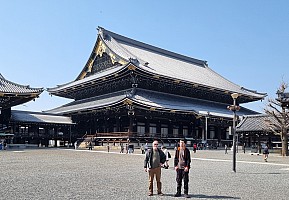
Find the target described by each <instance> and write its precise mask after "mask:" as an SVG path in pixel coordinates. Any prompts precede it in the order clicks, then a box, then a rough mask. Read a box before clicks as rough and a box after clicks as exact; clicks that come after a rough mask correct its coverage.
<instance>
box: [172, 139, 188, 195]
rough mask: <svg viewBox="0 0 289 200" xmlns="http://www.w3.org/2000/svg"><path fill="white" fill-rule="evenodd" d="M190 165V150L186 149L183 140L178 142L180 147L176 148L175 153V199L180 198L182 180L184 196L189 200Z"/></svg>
mask: <svg viewBox="0 0 289 200" xmlns="http://www.w3.org/2000/svg"><path fill="white" fill-rule="evenodd" d="M190 164H191V155H190V150H189V149H188V148H186V144H185V141H184V140H180V147H178V148H177V150H176V153H175V162H174V166H175V170H176V171H177V178H176V180H177V193H176V194H175V197H180V196H181V189H182V180H183V179H184V194H185V197H186V198H189V195H188V192H189V169H190Z"/></svg>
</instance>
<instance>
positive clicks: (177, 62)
mask: <svg viewBox="0 0 289 200" xmlns="http://www.w3.org/2000/svg"><path fill="white" fill-rule="evenodd" d="M99 30H100V34H99V35H100V36H101V37H102V39H103V41H105V43H106V45H107V46H108V47H109V48H110V49H111V50H112V51H114V52H115V53H116V54H117V55H119V56H121V57H122V58H124V59H126V60H129V59H130V58H133V59H137V60H138V61H139V62H140V64H139V66H138V67H139V68H141V69H142V70H145V71H149V72H151V73H155V74H158V75H163V76H167V77H171V78H174V79H179V80H183V81H187V82H191V83H196V84H200V85H204V86H208V87H213V88H217V89H223V90H228V91H231V92H237V93H239V94H244V95H249V96H253V97H254V98H260V99H262V98H264V97H265V96H266V94H264V93H263V94H261V93H257V92H255V91H252V90H248V89H245V88H243V87H241V86H239V85H237V84H235V83H233V82H231V81H229V80H227V79H226V78H224V77H222V76H221V75H219V74H217V73H216V72H214V71H213V70H212V69H211V68H209V67H208V65H207V62H206V61H202V60H198V59H194V58H190V57H187V56H183V55H180V54H177V53H173V52H170V51H167V50H164V49H160V48H157V47H154V46H151V45H148V44H145V43H142V42H139V41H136V40H132V39H130V38H127V37H124V36H121V35H118V34H116V33H113V32H110V31H108V30H105V29H104V28H101V27H99ZM144 63H148V65H145V64H144Z"/></svg>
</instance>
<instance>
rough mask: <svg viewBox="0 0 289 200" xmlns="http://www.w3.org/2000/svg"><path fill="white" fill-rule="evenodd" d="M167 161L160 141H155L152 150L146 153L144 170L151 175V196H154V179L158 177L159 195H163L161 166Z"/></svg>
mask: <svg viewBox="0 0 289 200" xmlns="http://www.w3.org/2000/svg"><path fill="white" fill-rule="evenodd" d="M165 161H166V155H165V154H164V152H163V151H162V150H160V149H159V148H158V141H157V140H155V141H154V142H153V143H152V149H149V150H148V151H147V152H146V156H145V159H144V170H145V172H148V173H149V196H152V195H153V181H154V177H156V182H157V192H158V195H161V196H162V195H163V193H162V183H161V166H162V165H163V164H164V163H165Z"/></svg>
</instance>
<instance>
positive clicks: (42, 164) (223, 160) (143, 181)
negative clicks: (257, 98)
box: [0, 149, 289, 200]
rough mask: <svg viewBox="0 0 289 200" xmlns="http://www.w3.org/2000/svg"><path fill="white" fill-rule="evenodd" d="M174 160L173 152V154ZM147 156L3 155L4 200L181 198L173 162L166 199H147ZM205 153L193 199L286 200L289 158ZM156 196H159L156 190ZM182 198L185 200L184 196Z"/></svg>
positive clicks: (0, 182)
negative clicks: (177, 189) (235, 169)
mask: <svg viewBox="0 0 289 200" xmlns="http://www.w3.org/2000/svg"><path fill="white" fill-rule="evenodd" d="M170 152H171V153H172V155H173V151H172V150H170ZM143 159H144V155H142V154H140V153H139V150H136V152H135V153H134V154H120V153H119V152H117V151H114V152H110V153H107V152H105V151H88V150H74V149H37V150H21V151H17V150H6V151H0V171H1V176H0V188H1V193H0V199H7V200H10V199H18V200H19V199H49V200H50V199H62V200H63V199H178V198H176V197H173V196H174V194H175V192H176V183H175V171H174V170H173V167H172V166H173V160H172V159H171V160H170V168H169V169H162V183H163V193H164V194H165V195H164V196H158V195H154V196H152V197H149V196H147V193H148V188H147V187H148V175H147V173H145V172H144V169H143ZM231 160H232V152H229V154H226V155H225V154H224V151H221V150H212V151H211V150H203V151H197V153H195V154H194V153H192V165H191V167H192V168H191V170H190V182H189V194H190V197H191V199H284V200H285V199H288V198H289V189H288V187H287V186H288V180H289V158H282V157H280V156H278V155H275V154H274V155H273V154H270V155H269V160H268V162H267V163H265V162H264V161H263V159H262V156H261V155H259V156H258V155H255V154H254V155H251V154H250V153H249V152H248V153H245V154H244V153H240V152H239V153H238V154H237V172H236V173H234V172H232V161H231ZM155 193H156V191H155ZM180 198H181V199H183V197H180Z"/></svg>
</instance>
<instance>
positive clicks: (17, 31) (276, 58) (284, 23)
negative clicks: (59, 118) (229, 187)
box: [0, 0, 289, 112]
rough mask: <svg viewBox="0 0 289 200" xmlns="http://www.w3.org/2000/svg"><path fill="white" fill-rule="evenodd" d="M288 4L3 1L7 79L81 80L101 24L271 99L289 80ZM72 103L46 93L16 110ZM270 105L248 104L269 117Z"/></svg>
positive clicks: (259, 0) (46, 83)
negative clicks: (203, 63) (204, 63)
mask: <svg viewBox="0 0 289 200" xmlns="http://www.w3.org/2000/svg"><path fill="white" fill-rule="evenodd" d="M288 7H289V1H287V0H278V1H275V0H255V1H251V0H239V1H237V0H236V1H231V0H218V1H214V0H199V1H195V0H187V1H168V0H158V1H135V0H134V1H133V0H131V1H129V0H123V1H117V0H115V1H112V0H106V1H97V0H84V1H81V0H49V1H44V0H34V1H32V0H26V1H22V0H18V1H16V0H10V1H6V0H0V73H1V74H2V75H3V76H4V77H5V78H6V79H8V80H10V81H13V82H16V83H19V84H23V85H30V86H31V87H44V88H49V87H55V86H56V85H58V84H64V83H67V82H70V81H73V80H74V79H75V78H76V77H77V75H78V74H79V73H80V71H81V70H82V68H83V66H84V65H85V63H86V61H87V59H88V57H89V55H90V53H91V51H92V48H93V46H94V43H95V40H96V36H97V30H96V28H97V26H102V27H104V28H105V29H108V30H110V31H113V32H116V33H119V34H121V35H124V36H127V37H130V38H133V39H136V40H139V41H142V42H145V43H148V44H151V45H154V46H157V47H161V48H164V49H167V50H170V51H173V52H177V53H180V54H184V55H187V56H190V57H193V58H197V59H202V60H206V61H208V64H209V66H210V67H211V68H212V69H213V70H214V71H216V72H217V73H219V74H221V75H222V76H224V77H225V78H227V79H229V80H230V81H232V82H234V83H237V84H238V85H240V86H243V87H246V88H248V89H252V90H257V91H259V92H266V93H268V96H269V97H271V98H275V96H276V95H275V93H276V90H277V88H278V86H279V85H280V82H281V81H282V79H283V80H284V81H285V82H289V75H288V69H289V12H288ZM67 102H69V101H68V100H67V99H63V98H60V97H55V96H52V97H51V96H49V94H48V93H47V92H46V91H45V92H43V94H41V96H40V98H38V99H36V101H31V102H29V103H26V104H24V105H20V106H16V107H14V108H13V109H18V110H31V111H43V110H48V109H51V108H54V107H57V106H60V105H62V104H64V103H67ZM265 103H266V100H265V101H263V102H256V103H249V104H244V105H243V106H245V107H248V108H250V109H253V110H256V111H259V112H262V110H263V108H264V107H265Z"/></svg>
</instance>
